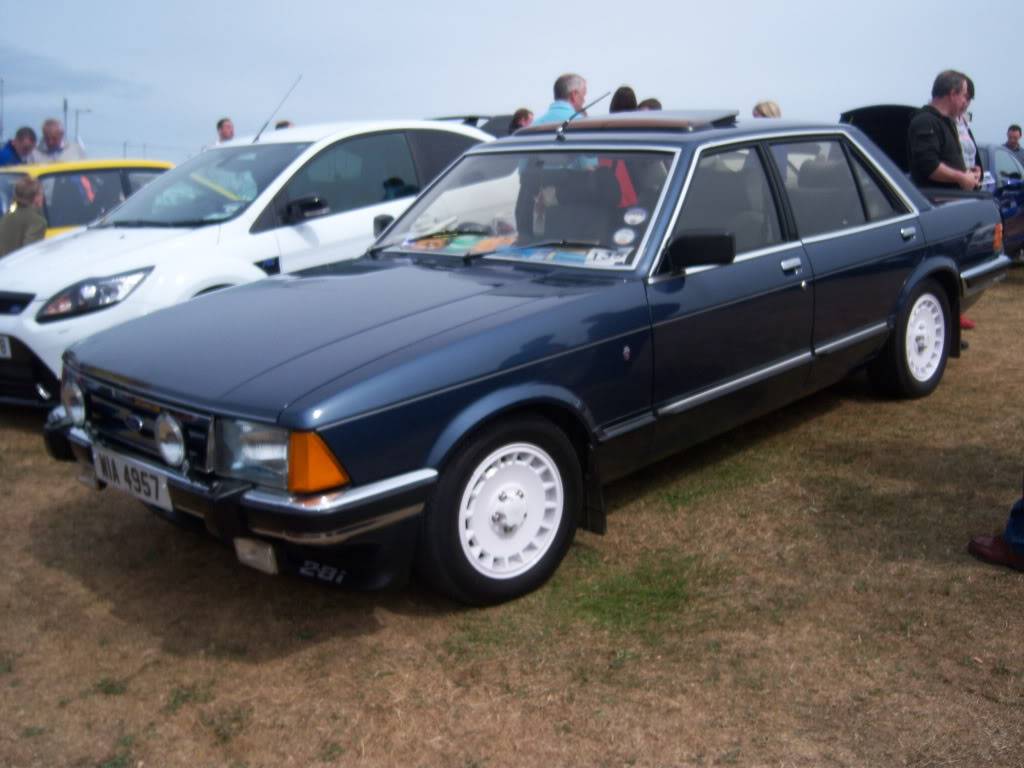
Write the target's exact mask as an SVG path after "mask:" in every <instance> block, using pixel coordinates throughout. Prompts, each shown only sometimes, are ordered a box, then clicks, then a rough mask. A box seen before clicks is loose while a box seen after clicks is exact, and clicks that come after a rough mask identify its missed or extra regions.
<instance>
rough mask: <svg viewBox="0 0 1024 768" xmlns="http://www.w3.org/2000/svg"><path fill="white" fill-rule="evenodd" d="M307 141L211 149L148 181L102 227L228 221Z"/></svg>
mask: <svg viewBox="0 0 1024 768" xmlns="http://www.w3.org/2000/svg"><path fill="white" fill-rule="evenodd" d="M307 146H309V145H308V144H306V143H295V144H251V145H246V146H239V147H225V148H222V149H221V148H218V149H210V150H207V151H205V152H202V153H200V154H199V155H197V156H196V157H193V158H192V159H191V160H189V161H188V162H186V163H183V164H182V165H179V166H178V167H177V168H174V169H172V170H170V171H168V172H167V173H165V174H163V175H161V176H160V177H159V178H157V179H155V180H153V181H152V182H151V183H149V184H147V185H146V186H145V187H143V188H142V189H140V190H139V191H138V192H137V193H136V194H134V195H132V196H131V197H129V198H128V199H127V200H126V201H125V202H124V204H123V205H121V206H120V207H119V208H118V209H117V210H115V211H113V212H112V213H110V215H108V216H106V217H104V218H102V219H100V221H99V222H98V226H101V227H102V226H113V227H197V226H202V225H204V224H216V223H219V222H222V221H227V220H228V219H232V218H234V217H235V216H237V215H239V214H240V213H241V212H242V211H244V210H245V209H246V208H247V207H248V206H249V203H251V202H252V201H253V200H254V199H255V198H256V196H257V195H259V194H260V192H262V191H263V190H264V189H266V187H267V185H268V184H270V183H271V182H272V181H273V180H274V179H275V178H277V176H278V174H280V173H281V171H282V170H283V169H284V168H285V167H287V166H288V164H289V163H291V162H292V160H294V159H295V158H296V157H297V156H298V155H299V154H300V153H301V152H302V151H303V150H304V149H305V148H306V147H307Z"/></svg>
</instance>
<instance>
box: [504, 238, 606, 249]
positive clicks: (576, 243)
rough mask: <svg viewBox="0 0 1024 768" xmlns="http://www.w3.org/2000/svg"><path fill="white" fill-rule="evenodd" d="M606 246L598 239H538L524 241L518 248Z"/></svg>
mask: <svg viewBox="0 0 1024 768" xmlns="http://www.w3.org/2000/svg"><path fill="white" fill-rule="evenodd" d="M556 247H558V248H604V247H606V246H604V245H602V244H601V243H600V242H598V241H597V240H538V241H537V242H536V243H524V244H523V245H517V246H516V248H517V249H519V250H522V249H523V248H556Z"/></svg>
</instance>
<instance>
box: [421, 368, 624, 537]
mask: <svg viewBox="0 0 1024 768" xmlns="http://www.w3.org/2000/svg"><path fill="white" fill-rule="evenodd" d="M527 414H530V415H535V416H539V417H541V418H543V419H545V420H547V421H549V422H551V423H552V424H554V425H555V426H556V427H558V428H559V429H560V430H561V431H562V432H563V433H564V434H565V436H566V437H567V438H568V439H569V442H570V444H571V445H572V447H573V449H574V450H575V452H576V456H577V458H578V459H579V463H580V469H581V470H582V473H583V478H582V479H583V503H582V504H581V509H580V514H579V515H578V518H577V525H578V526H579V527H581V528H584V529H586V530H589V531H593V532H595V533H604V531H605V527H606V524H605V506H604V496H603V493H602V490H601V478H600V471H599V469H598V467H597V463H596V460H595V457H594V451H593V447H594V445H595V439H594V435H595V432H596V427H595V424H594V419H593V415H592V414H591V413H590V410H589V409H588V408H587V407H586V405H585V404H584V403H583V401H582V400H580V398H578V397H576V396H575V395H574V394H572V393H571V392H570V391H568V390H567V389H565V388H563V387H556V386H551V385H545V386H529V387H510V388H508V389H502V390H498V391H496V392H492V393H489V394H488V395H487V396H485V397H483V398H481V399H479V400H477V401H475V402H473V403H470V404H469V405H467V406H466V407H465V408H463V409H462V410H461V411H460V412H459V413H458V415H457V416H456V417H455V418H454V419H452V420H451V421H450V422H449V424H448V426H447V427H446V428H445V429H444V431H443V432H442V433H441V435H440V436H439V437H438V439H437V440H436V441H435V443H434V446H433V448H432V450H431V452H430V455H429V458H428V466H431V467H437V468H438V470H439V471H441V470H442V468H443V467H444V466H445V464H447V463H448V462H449V461H450V460H451V458H452V456H454V455H455V453H456V452H457V451H458V450H459V449H460V448H461V447H462V446H463V445H465V444H466V443H467V442H468V441H469V440H471V439H472V438H473V437H475V436H476V435H478V434H479V433H480V432H482V431H483V430H485V429H487V428H488V427H489V426H490V425H492V424H495V423H498V422H501V421H506V420H511V419H515V418H516V417H517V416H525V415H527Z"/></svg>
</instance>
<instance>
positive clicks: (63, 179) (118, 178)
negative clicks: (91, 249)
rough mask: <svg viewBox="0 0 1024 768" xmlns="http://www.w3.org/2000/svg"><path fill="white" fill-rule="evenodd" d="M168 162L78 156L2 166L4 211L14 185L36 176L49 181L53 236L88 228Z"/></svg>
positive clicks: (46, 192)
mask: <svg viewBox="0 0 1024 768" xmlns="http://www.w3.org/2000/svg"><path fill="white" fill-rule="evenodd" d="M172 167H173V164H172V163H167V162H164V161H162V160H78V161H75V162H73V163H47V164H45V165H7V166H3V167H0V215H3V214H4V213H7V212H8V211H10V210H13V207H14V185H15V184H17V183H18V180H19V179H21V178H22V177H24V176H33V177H35V178H37V179H39V181H40V182H41V183H42V185H43V197H44V199H45V202H44V204H43V215H44V216H45V217H46V222H47V224H48V227H47V230H46V236H47V237H53V236H54V235H59V234H61V233H62V232H67V231H69V230H71V229H75V228H76V227H82V226H85V225H86V224H88V223H89V222H90V221H93V220H95V219H98V218H99V217H100V216H102V215H103V214H105V213H107V212H108V211H110V210H112V209H113V208H115V207H116V206H118V205H120V204H121V202H122V201H123V200H124V199H125V198H126V197H128V196H129V195H131V194H133V193H135V192H136V191H137V190H139V189H140V188H141V187H143V186H144V185H145V184H147V183H148V182H150V181H152V180H153V179H155V178H156V177H157V175H158V174H161V173H163V172H164V171H166V170H167V169H168V168H172Z"/></svg>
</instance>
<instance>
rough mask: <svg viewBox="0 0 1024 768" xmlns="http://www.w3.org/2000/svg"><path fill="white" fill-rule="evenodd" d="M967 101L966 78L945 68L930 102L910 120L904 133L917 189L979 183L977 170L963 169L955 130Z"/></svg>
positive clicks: (975, 184)
mask: <svg viewBox="0 0 1024 768" xmlns="http://www.w3.org/2000/svg"><path fill="white" fill-rule="evenodd" d="M969 101H970V99H969V96H968V86H967V77H966V75H964V74H963V73H962V72H957V71H955V70H952V69H947V70H946V71H944V72H940V73H939V75H938V76H937V77H936V78H935V82H934V84H933V85H932V100H931V102H930V103H928V104H926V105H925V106H924V107H922V108H921V109H920V110H918V112H917V114H915V115H914V117H913V119H911V121H910V128H909V130H908V131H907V149H908V155H909V157H910V175H911V177H912V178H913V179H914V183H915V184H917V185H918V186H919V187H947V188H950V189H967V190H971V189H977V188H978V187H979V185H980V184H981V177H980V173H979V170H978V169H977V168H972V169H971V170H967V168H966V167H965V166H964V156H963V152H962V151H961V148H960V138H959V134H958V132H957V127H956V118H957V116H958V115H960V114H961V113H962V112H963V111H964V110H965V109H967V104H968V102H969Z"/></svg>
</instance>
